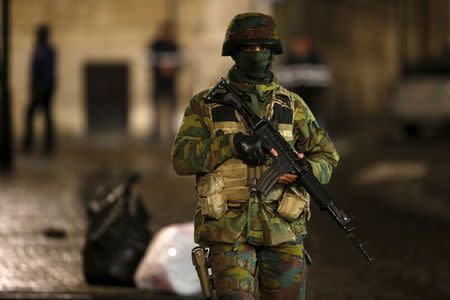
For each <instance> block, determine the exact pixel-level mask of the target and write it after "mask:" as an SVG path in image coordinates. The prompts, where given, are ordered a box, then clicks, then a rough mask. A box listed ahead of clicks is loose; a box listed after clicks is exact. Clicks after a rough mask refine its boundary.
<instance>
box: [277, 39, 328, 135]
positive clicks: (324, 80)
mask: <svg viewBox="0 0 450 300" xmlns="http://www.w3.org/2000/svg"><path fill="white" fill-rule="evenodd" d="M285 65H286V66H288V67H289V68H288V69H285V71H286V73H285V74H283V75H285V76H283V75H281V76H279V79H280V82H281V83H282V84H284V85H285V86H286V87H288V88H289V89H290V90H292V91H293V92H294V93H296V94H298V95H301V96H302V98H303V99H304V100H305V102H306V104H308V106H309V108H310V109H311V111H312V112H313V114H314V116H315V117H316V119H317V122H318V123H319V124H320V126H321V127H323V128H324V127H325V126H326V116H325V113H326V111H325V103H324V92H325V89H326V87H327V86H328V84H329V77H330V74H329V71H328V67H327V66H326V65H325V64H324V62H323V61H322V59H321V57H320V56H319V54H318V53H317V52H316V50H315V49H314V47H313V46H312V43H311V40H310V39H308V38H306V37H304V36H301V35H299V36H295V37H294V38H292V40H291V42H290V45H289V48H288V51H287V56H286V61H285Z"/></svg>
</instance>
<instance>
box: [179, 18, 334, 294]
mask: <svg viewBox="0 0 450 300" xmlns="http://www.w3.org/2000/svg"><path fill="white" fill-rule="evenodd" d="M282 52H283V48H282V44H281V40H280V36H279V34H278V31H277V29H276V26H275V22H274V20H273V19H272V17H271V16H268V15H264V14H261V13H244V14H239V15H237V16H235V17H234V19H233V20H232V21H231V22H230V24H229V26H228V29H227V32H226V36H225V41H224V44H223V48H222V56H231V57H232V59H233V60H234V66H233V67H232V68H231V69H230V70H229V72H228V82H229V83H230V85H231V86H232V87H233V88H234V89H235V91H236V92H237V93H238V94H239V95H241V96H242V97H243V98H244V99H245V101H246V102H247V104H248V106H249V107H250V108H251V109H252V111H253V112H254V113H256V114H257V115H258V116H260V117H262V118H266V119H270V120H272V121H273V124H276V125H275V126H277V127H278V130H279V132H280V134H281V135H282V136H283V137H284V138H285V139H286V141H288V142H289V143H291V145H292V146H293V147H295V148H296V150H297V151H298V152H299V157H300V158H302V157H304V158H305V159H306V160H307V161H308V163H309V164H310V166H311V168H312V171H313V173H314V175H315V176H316V177H317V178H318V180H319V181H320V182H321V183H322V184H326V183H328V181H329V179H330V177H331V173H332V170H333V168H334V167H335V166H336V165H337V162H338V159H339V157H338V154H337V153H336V150H335V148H334V146H333V144H332V142H331V140H330V138H329V136H328V135H327V133H326V132H325V131H324V130H323V129H321V128H320V127H319V126H318V124H317V123H316V120H315V118H314V116H313V114H312V113H311V111H310V110H309V108H308V106H307V105H306V104H305V102H304V101H303V100H302V98H300V97H299V96H298V95H296V94H294V93H292V92H289V91H288V90H286V89H285V88H284V87H282V86H281V85H280V84H279V83H278V82H277V81H276V78H275V77H274V75H273V73H272V72H271V67H272V62H273V59H274V55H278V54H281V53H282ZM207 92H208V89H206V90H204V91H202V92H200V93H198V94H196V95H194V97H193V98H192V99H191V101H190V103H189V106H188V107H187V108H186V111H185V114H184V118H183V121H182V123H181V127H180V129H179V132H178V135H177V136H176V138H175V141H174V145H173V152H172V165H173V167H174V170H175V171H176V172H177V174H179V175H195V176H196V182H197V184H196V189H197V194H198V200H199V203H198V206H197V211H196V213H195V220H194V224H195V242H197V243H199V244H200V246H202V247H209V249H210V251H209V254H210V255H209V261H210V264H211V269H212V273H213V280H214V287H215V289H216V292H217V295H218V297H219V299H248V300H251V299H258V296H257V295H258V294H259V295H260V299H291V300H295V299H305V290H306V276H307V270H308V268H309V264H310V258H309V255H308V254H307V252H306V250H305V248H304V244H303V241H304V238H305V236H306V222H307V220H308V219H309V215H310V210H309V202H310V201H309V195H308V194H307V192H306V191H305V190H304V189H303V188H301V189H297V188H295V187H293V185H292V183H294V182H295V181H296V179H297V176H296V175H294V174H284V175H282V176H280V177H279V179H278V182H277V183H276V184H275V185H274V186H273V187H272V189H271V190H270V191H269V193H268V195H267V196H262V195H261V194H260V193H258V192H256V191H255V188H254V185H255V182H256V181H257V180H258V179H259V178H260V177H261V175H262V174H263V173H264V172H265V171H266V170H267V163H268V159H269V157H268V156H269V152H268V151H264V150H263V149H262V142H261V140H260V139H259V137H258V136H256V135H251V134H250V133H249V132H247V130H246V128H247V127H246V124H245V123H244V122H243V121H242V118H241V117H240V115H239V114H238V113H237V112H236V111H235V110H234V109H233V108H232V107H231V106H228V105H222V104H218V103H209V102H205V100H204V99H203V98H202V97H203V96H204V95H205V94H206V93H207ZM274 151H275V150H274V149H272V150H271V151H270V155H273V156H276V153H273V152H274ZM303 153H304V154H303ZM256 270H258V271H256ZM203 274H205V273H204V272H203ZM199 277H200V276H199ZM255 279H256V280H258V285H259V289H256V287H257V286H258V285H257V284H255Z"/></svg>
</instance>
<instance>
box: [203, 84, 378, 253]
mask: <svg viewBox="0 0 450 300" xmlns="http://www.w3.org/2000/svg"><path fill="white" fill-rule="evenodd" d="M203 99H204V100H205V101H206V102H209V103H211V102H215V103H220V104H225V105H231V106H232V107H233V108H234V109H236V110H237V111H238V112H239V113H240V114H241V116H242V117H243V119H244V120H245V122H246V123H247V125H248V127H249V129H250V131H251V132H252V133H253V134H255V135H257V136H258V137H259V138H260V139H261V141H262V144H264V145H265V146H264V147H265V148H267V149H271V148H274V149H275V150H276V151H277V152H278V156H277V157H273V158H272V159H273V162H272V164H271V165H270V168H269V170H267V171H266V172H265V173H264V174H263V176H262V177H261V178H260V179H259V180H258V181H257V183H256V185H255V189H256V190H257V191H258V192H260V193H261V194H263V195H265V196H266V195H267V194H268V193H269V191H270V189H271V188H272V186H273V185H274V184H275V183H276V182H277V181H278V178H279V177H280V176H281V175H284V174H286V173H292V174H296V175H297V176H298V177H297V180H296V182H295V183H294V184H295V185H297V186H302V187H304V188H305V189H306V191H307V192H308V193H309V195H310V196H311V197H312V198H313V199H314V201H315V202H316V203H317V205H319V208H320V210H326V211H327V212H328V214H330V215H331V217H332V218H333V219H334V220H335V221H336V223H337V224H338V225H339V226H340V227H341V228H342V229H343V230H344V231H345V233H346V234H347V237H348V238H350V239H351V240H352V241H353V242H354V243H355V245H356V247H358V249H359V250H360V251H361V253H362V254H363V255H364V257H365V258H366V259H367V260H368V261H372V258H371V257H370V256H369V255H368V254H367V252H366V251H365V250H364V248H363V245H362V244H361V242H360V241H359V240H358V238H357V237H356V235H355V233H354V229H356V226H355V225H354V221H353V218H351V217H349V216H347V215H346V214H345V213H344V211H343V210H342V209H341V208H340V207H339V206H338V205H337V204H336V203H335V202H334V200H333V198H332V197H331V195H330V194H329V193H328V192H327V190H325V188H324V187H323V186H322V184H321V183H320V182H319V181H318V180H317V179H316V177H315V176H314V174H313V173H312V171H311V167H310V165H309V163H308V162H307V161H306V159H300V158H299V157H298V152H297V151H296V150H295V149H294V148H293V147H292V146H291V145H290V144H289V143H288V142H287V141H286V140H285V139H284V138H283V136H282V135H281V134H280V133H279V132H278V130H277V128H276V125H275V124H273V123H272V122H270V121H269V120H266V119H262V118H260V117H259V116H258V115H256V114H255V113H254V112H253V111H252V110H251V109H250V107H249V106H248V105H247V104H246V103H245V101H244V100H243V99H241V97H240V96H239V95H238V94H237V93H236V92H235V91H234V90H233V88H232V87H231V86H230V85H229V84H228V83H227V82H226V80H225V79H223V78H220V80H219V82H218V83H217V84H216V85H215V86H214V87H213V88H212V89H211V90H210V91H209V92H208V93H206V94H205V95H204V96H203Z"/></svg>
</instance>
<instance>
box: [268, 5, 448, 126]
mask: <svg viewBox="0 0 450 300" xmlns="http://www.w3.org/2000/svg"><path fill="white" fill-rule="evenodd" d="M449 3H450V2H449V1H448V0H395V1H392V0H378V1H362V0H340V1H334V0H287V1H282V2H279V3H276V4H275V7H274V11H275V16H276V17H278V19H279V20H280V22H279V24H280V27H281V28H280V30H281V34H282V35H284V37H285V39H286V38H289V37H290V36H292V35H294V34H304V35H307V36H309V37H310V38H311V40H312V42H313V44H314V45H315V46H316V48H317V49H318V51H319V53H320V54H322V56H323V58H324V59H325V61H326V62H327V63H328V64H329V65H330V67H331V69H332V73H333V79H334V80H333V83H332V86H331V88H330V97H329V111H330V113H331V114H332V116H334V117H338V118H339V117H341V116H344V117H350V118H351V119H358V118H359V119H365V118H367V117H370V116H375V117H376V116H378V115H379V114H380V113H382V112H384V111H386V110H387V109H389V107H390V105H391V101H392V93H393V91H394V89H395V86H396V83H397V82H398V80H399V79H400V76H401V69H402V65H403V64H404V63H406V62H414V61H417V60H419V59H420V58H421V57H437V56H439V54H440V51H441V48H442V43H443V41H445V40H446V39H448V38H449V37H450V36H449V32H450V27H449V26H450V23H449V21H448V19H449V14H450V10H449V5H450V4H449Z"/></svg>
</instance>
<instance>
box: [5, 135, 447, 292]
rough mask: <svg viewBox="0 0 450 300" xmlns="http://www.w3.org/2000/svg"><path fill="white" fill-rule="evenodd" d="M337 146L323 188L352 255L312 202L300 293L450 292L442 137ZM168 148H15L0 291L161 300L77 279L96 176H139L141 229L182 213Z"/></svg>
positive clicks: (185, 203) (109, 143)
mask: <svg viewBox="0 0 450 300" xmlns="http://www.w3.org/2000/svg"><path fill="white" fill-rule="evenodd" d="M335 141H336V145H337V148H338V149H339V150H340V152H341V153H342V154H343V155H342V159H341V162H340V166H339V167H338V168H337V169H336V172H335V174H334V176H333V179H332V182H331V183H330V184H329V185H328V187H327V188H328V189H329V191H330V192H331V193H332V194H333V196H334V197H335V199H336V200H337V202H338V203H339V204H340V205H341V206H342V207H343V208H344V209H345V210H346V211H348V212H349V213H350V214H351V215H352V216H354V217H355V218H356V219H357V221H358V224H359V228H358V234H359V236H360V238H361V240H363V242H364V245H365V247H366V248H367V251H368V252H369V253H370V254H371V255H372V256H374V257H375V262H373V263H371V264H368V263H367V262H365V261H364V259H363V258H362V257H361V255H360V254H359V253H358V251H357V250H356V248H355V247H354V246H353V245H352V243H351V241H350V240H348V239H346V238H345V235H344V234H343V233H342V232H340V230H339V228H337V226H336V224H334V223H333V222H332V221H331V219H330V218H329V217H328V216H327V215H326V214H325V213H322V212H320V211H318V209H316V208H315V207H314V204H313V216H312V219H311V222H310V224H309V236H308V237H307V239H306V247H307V248H308V251H309V252H310V253H311V255H312V257H313V265H312V268H311V271H310V273H309V282H308V299H315V300H319V299H408V300H410V299H450V284H449V283H450V262H449V256H448V253H450V240H449V236H450V235H449V234H450V199H449V197H448V195H449V194H450V187H449V182H448V170H449V167H450V161H449V159H448V158H447V157H446V155H447V153H449V152H450V142H448V140H446V139H437V140H427V141H415V142H412V143H400V142H399V141H393V140H390V139H387V140H384V139H383V138H377V139H375V140H374V139H370V141H366V140H363V141H359V140H357V139H355V138H336V139H335ZM169 148H170V146H169V145H159V144H158V145H148V144H145V143H142V142H136V141H131V140H128V139H123V138H122V139H112V140H111V139H107V140H98V139H95V138H92V137H91V138H87V139H83V140H79V141H70V142H65V143H62V145H61V146H60V148H59V149H58V152H57V154H56V156H55V157H54V158H51V159H49V158H43V157H41V156H40V155H39V154H38V153H36V154H33V155H31V156H24V155H22V154H19V155H18V157H17V161H16V171H15V173H14V174H13V175H11V176H9V177H1V178H0V220H1V221H0V299H122V298H123V299H170V298H173V297H172V296H170V295H157V294H154V293H149V292H145V291H138V290H136V289H129V288H123V289H122V288H107V287H92V286H88V285H86V284H85V283H84V279H83V276H82V270H81V256H80V251H81V249H82V246H83V240H84V233H85V223H86V222H85V215H84V207H85V203H86V201H87V200H88V199H89V197H90V196H91V195H92V194H93V192H94V191H95V187H96V186H97V185H99V184H105V183H113V184H114V183H117V182H119V181H120V179H121V178H123V177H124V176H125V175H126V174H127V172H128V171H130V170H138V171H140V172H141V173H142V175H143V183H142V187H143V193H144V197H145V201H146V207H147V208H148V210H149V211H150V213H151V215H152V221H151V229H152V230H153V231H157V230H158V229H159V228H161V227H163V226H165V225H168V224H172V223H178V222H185V221H190V220H192V215H193V212H194V210H195V206H196V200H195V192H194V179H193V178H192V177H180V176H177V175H176V174H174V172H173V171H172V169H171V167H170V163H169V161H170V152H169Z"/></svg>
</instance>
